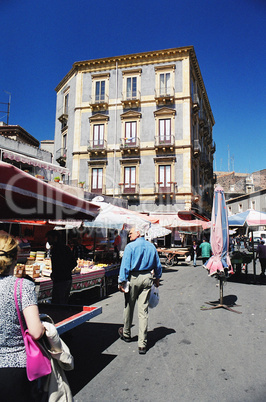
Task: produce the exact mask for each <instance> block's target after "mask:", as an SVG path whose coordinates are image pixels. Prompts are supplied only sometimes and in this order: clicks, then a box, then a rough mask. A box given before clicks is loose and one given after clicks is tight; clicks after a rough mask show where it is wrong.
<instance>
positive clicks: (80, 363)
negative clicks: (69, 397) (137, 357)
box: [62, 322, 120, 395]
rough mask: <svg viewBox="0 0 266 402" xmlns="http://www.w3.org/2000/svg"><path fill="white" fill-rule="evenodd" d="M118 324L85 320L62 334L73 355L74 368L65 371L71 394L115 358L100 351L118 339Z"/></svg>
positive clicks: (77, 390)
mask: <svg viewBox="0 0 266 402" xmlns="http://www.w3.org/2000/svg"><path fill="white" fill-rule="evenodd" d="M119 326H120V325H119V324H103V323H91V322H86V323H84V324H82V325H80V326H78V327H76V328H74V329H73V330H71V331H69V332H66V333H65V334H63V335H62V339H63V340H64V342H65V343H66V344H67V345H68V347H69V349H70V351H71V354H72V355H73V357H74V364H75V368H74V370H73V371H68V372H67V371H66V372H65V373H66V376H67V379H68V381H69V385H70V388H71V391H72V394H73V395H75V394H77V393H78V392H79V391H80V390H81V389H82V388H84V387H85V385H87V384H88V383H89V382H90V381H91V380H92V378H94V377H95V376H96V375H97V374H98V373H99V372H100V371H102V370H103V369H104V368H105V367H106V366H107V365H108V364H109V363H110V362H111V361H112V360H113V359H115V357H116V355H111V354H103V353H102V352H103V351H105V350H106V349H107V348H108V347H109V346H110V345H111V344H113V343H114V342H115V341H116V340H117V339H118V334H117V331H118V328H119Z"/></svg>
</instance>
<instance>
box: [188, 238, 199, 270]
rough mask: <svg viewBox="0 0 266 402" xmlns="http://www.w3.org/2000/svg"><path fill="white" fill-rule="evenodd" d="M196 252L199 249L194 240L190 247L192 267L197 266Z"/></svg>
mask: <svg viewBox="0 0 266 402" xmlns="http://www.w3.org/2000/svg"><path fill="white" fill-rule="evenodd" d="M198 251H199V247H198V245H197V242H196V241H195V240H193V242H192V246H191V248H190V255H191V259H192V261H193V265H194V267H196V266H197V255H198Z"/></svg>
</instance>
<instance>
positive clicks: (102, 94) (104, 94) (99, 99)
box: [90, 73, 110, 111]
mask: <svg viewBox="0 0 266 402" xmlns="http://www.w3.org/2000/svg"><path fill="white" fill-rule="evenodd" d="M91 78H92V91H91V101H90V106H91V108H92V110H93V111H95V110H101V109H104V110H106V109H107V108H108V104H109V78H110V73H105V74H92V75H91Z"/></svg>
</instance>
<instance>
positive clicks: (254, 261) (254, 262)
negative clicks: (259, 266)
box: [251, 230, 256, 283]
mask: <svg viewBox="0 0 266 402" xmlns="http://www.w3.org/2000/svg"><path fill="white" fill-rule="evenodd" d="M251 242H252V254H253V255H252V256H253V275H254V283H256V260H255V250H254V237H253V230H251Z"/></svg>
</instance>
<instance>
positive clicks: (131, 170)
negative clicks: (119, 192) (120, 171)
mask: <svg viewBox="0 0 266 402" xmlns="http://www.w3.org/2000/svg"><path fill="white" fill-rule="evenodd" d="M124 189H125V192H126V193H130V192H132V193H134V192H135V189H136V167H135V166H129V167H125V170H124Z"/></svg>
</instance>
